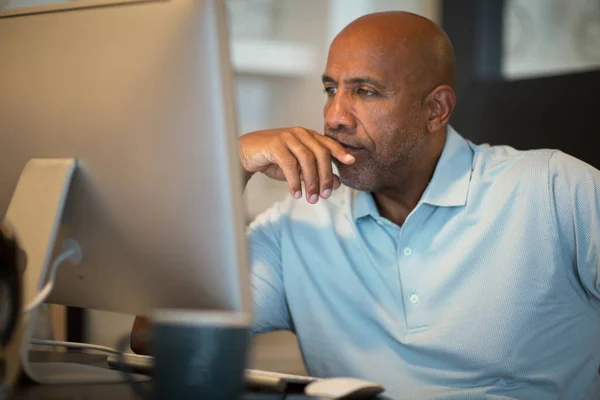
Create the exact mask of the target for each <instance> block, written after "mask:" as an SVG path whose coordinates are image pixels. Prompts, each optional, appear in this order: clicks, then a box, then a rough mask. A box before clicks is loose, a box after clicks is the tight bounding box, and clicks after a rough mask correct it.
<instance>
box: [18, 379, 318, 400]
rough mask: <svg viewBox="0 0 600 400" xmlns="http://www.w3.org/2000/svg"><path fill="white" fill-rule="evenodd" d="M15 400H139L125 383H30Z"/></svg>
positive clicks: (295, 399)
mask: <svg viewBox="0 0 600 400" xmlns="http://www.w3.org/2000/svg"><path fill="white" fill-rule="evenodd" d="M282 398H285V399H286V400H308V399H311V398H310V397H306V396H303V395H291V394H290V395H287V396H285V395H283V394H281V393H279V394H270V393H269V394H266V393H265V394H263V393H247V394H245V395H244V397H243V399H244V400H279V399H282ZM14 399H15V400H17V399H18V400H82V399H85V400H106V399H110V400H121V399H123V400H128V399H131V400H139V397H136V396H135V395H134V393H133V392H132V391H131V389H130V388H129V387H128V386H127V384H125V383H116V384H94V385H30V386H27V387H24V388H20V389H19V391H17V393H16V395H15V397H14Z"/></svg>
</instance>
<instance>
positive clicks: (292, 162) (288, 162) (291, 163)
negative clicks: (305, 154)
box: [281, 157, 298, 167]
mask: <svg viewBox="0 0 600 400" xmlns="http://www.w3.org/2000/svg"><path fill="white" fill-rule="evenodd" d="M281 165H282V166H284V167H296V166H297V165H298V161H296V159H295V158H294V157H285V158H284V159H283V160H281Z"/></svg>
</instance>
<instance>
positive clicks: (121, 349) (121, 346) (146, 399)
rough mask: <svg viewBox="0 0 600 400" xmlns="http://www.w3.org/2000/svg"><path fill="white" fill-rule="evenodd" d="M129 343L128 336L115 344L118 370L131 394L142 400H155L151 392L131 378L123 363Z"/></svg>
mask: <svg viewBox="0 0 600 400" xmlns="http://www.w3.org/2000/svg"><path fill="white" fill-rule="evenodd" d="M129 341H130V335H125V336H123V337H122V338H121V339H120V340H119V342H118V343H117V351H118V353H117V366H118V369H119V371H120V372H121V373H122V375H123V376H124V377H125V379H126V380H127V383H128V384H129V386H130V387H131V390H133V392H134V393H135V394H136V395H138V396H139V397H140V398H141V399H143V400H156V396H155V394H154V393H153V392H152V391H151V390H148V388H146V387H144V386H143V385H142V384H140V383H139V382H137V381H136V380H135V379H134V378H133V376H132V375H133V371H132V370H131V368H129V366H127V364H126V363H125V356H124V354H125V352H126V350H127V346H128V345H129Z"/></svg>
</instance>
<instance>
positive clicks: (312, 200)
mask: <svg viewBox="0 0 600 400" xmlns="http://www.w3.org/2000/svg"><path fill="white" fill-rule="evenodd" d="M309 200H310V202H311V203H316V202H317V201H318V200H319V195H318V194H316V193H315V194H313V195H312V196H310V199H309Z"/></svg>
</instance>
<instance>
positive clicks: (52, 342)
mask: <svg viewBox="0 0 600 400" xmlns="http://www.w3.org/2000/svg"><path fill="white" fill-rule="evenodd" d="M29 343H31V344H36V345H39V346H50V347H67V348H70V349H83V350H97V351H102V352H104V353H109V354H117V355H119V354H125V353H122V352H120V351H119V350H116V349H113V348H110V347H106V346H99V345H97V344H88V343H76V342H61V341H58V340H43V339H31V340H30V341H29Z"/></svg>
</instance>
